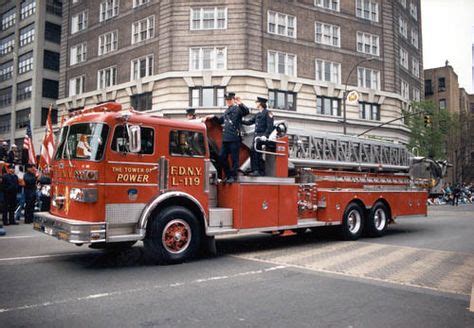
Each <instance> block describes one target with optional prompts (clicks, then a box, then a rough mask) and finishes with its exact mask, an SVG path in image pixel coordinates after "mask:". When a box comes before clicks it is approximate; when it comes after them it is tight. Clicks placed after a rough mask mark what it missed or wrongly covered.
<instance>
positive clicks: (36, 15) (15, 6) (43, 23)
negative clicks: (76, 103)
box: [0, 0, 62, 149]
mask: <svg viewBox="0 0 474 328" xmlns="http://www.w3.org/2000/svg"><path fill="white" fill-rule="evenodd" d="M0 14H1V26H0V27H1V31H0V140H6V141H8V142H10V143H13V142H15V143H16V144H17V145H18V146H19V147H20V149H21V146H22V145H23V138H24V136H25V131H26V126H27V125H28V124H29V123H31V127H32V129H33V137H34V143H35V144H36V146H37V147H38V146H39V143H40V142H41V140H40V139H41V138H42V137H43V135H44V125H45V122H46V117H47V113H48V108H49V106H50V104H55V102H56V99H57V98H58V95H59V56H60V45H59V44H60V41H61V23H62V17H61V16H62V1H58V0H45V1H39V0H23V1H15V0H7V1H0ZM53 116H54V120H56V118H57V115H56V112H54V115H53ZM35 132H36V133H35Z"/></svg>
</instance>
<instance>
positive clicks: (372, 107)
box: [359, 102, 380, 121]
mask: <svg viewBox="0 0 474 328" xmlns="http://www.w3.org/2000/svg"><path fill="white" fill-rule="evenodd" d="M359 117H360V118H361V119H363V120H373V121H380V105H379V104H371V103H367V102H359Z"/></svg>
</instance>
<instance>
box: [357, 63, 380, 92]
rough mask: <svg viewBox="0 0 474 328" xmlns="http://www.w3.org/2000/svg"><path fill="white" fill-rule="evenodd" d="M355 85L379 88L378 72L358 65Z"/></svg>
mask: <svg viewBox="0 0 474 328" xmlns="http://www.w3.org/2000/svg"><path fill="white" fill-rule="evenodd" d="M357 85H358V86H359V87H361V88H367V89H375V90H380V72H379V71H376V70H373V69H369V68H365V67H358V68H357Z"/></svg>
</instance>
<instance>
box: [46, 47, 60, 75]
mask: <svg viewBox="0 0 474 328" xmlns="http://www.w3.org/2000/svg"><path fill="white" fill-rule="evenodd" d="M43 68H45V69H50V70H52V71H57V72H59V53H58V52H54V51H49V50H45V51H44V53H43Z"/></svg>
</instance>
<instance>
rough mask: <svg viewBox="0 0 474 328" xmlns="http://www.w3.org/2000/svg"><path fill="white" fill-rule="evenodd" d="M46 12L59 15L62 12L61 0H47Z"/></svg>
mask: <svg viewBox="0 0 474 328" xmlns="http://www.w3.org/2000/svg"><path fill="white" fill-rule="evenodd" d="M46 12H48V13H50V14H53V15H56V16H59V17H61V16H62V14H63V2H62V1H61V0H47V1H46Z"/></svg>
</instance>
